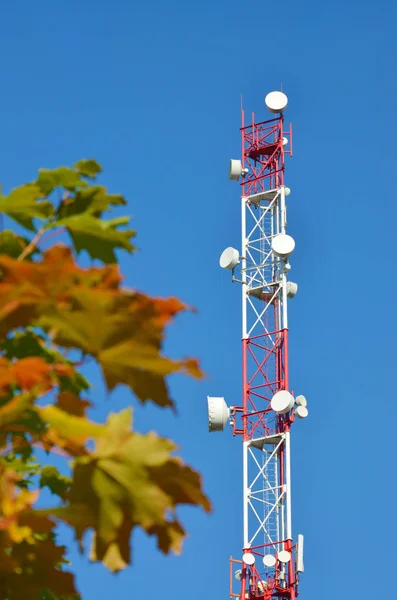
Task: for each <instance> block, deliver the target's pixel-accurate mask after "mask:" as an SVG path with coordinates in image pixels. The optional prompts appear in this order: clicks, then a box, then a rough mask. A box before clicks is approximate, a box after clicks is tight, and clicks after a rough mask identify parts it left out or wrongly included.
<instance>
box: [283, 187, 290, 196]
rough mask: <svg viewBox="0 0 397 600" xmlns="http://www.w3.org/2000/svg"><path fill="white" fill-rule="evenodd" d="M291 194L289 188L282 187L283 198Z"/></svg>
mask: <svg viewBox="0 0 397 600" xmlns="http://www.w3.org/2000/svg"><path fill="white" fill-rule="evenodd" d="M290 193H291V188H289V187H287V186H286V185H285V186H284V196H289V195H290Z"/></svg>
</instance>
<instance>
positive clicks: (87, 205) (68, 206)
mask: <svg viewBox="0 0 397 600" xmlns="http://www.w3.org/2000/svg"><path fill="white" fill-rule="evenodd" d="M126 204H127V202H126V201H125V199H124V198H123V196H121V195H119V194H108V193H107V190H106V188H104V187H102V186H99V185H95V186H90V187H89V188H87V189H82V190H77V191H76V193H75V194H74V196H72V197H71V198H67V199H66V200H64V201H63V202H62V203H61V205H60V207H59V209H58V211H57V219H64V218H66V217H71V216H73V215H79V214H81V213H87V214H89V215H93V216H95V217H100V216H101V214H102V212H103V211H105V210H110V208H111V206H125V205H126Z"/></svg>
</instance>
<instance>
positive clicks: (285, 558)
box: [278, 550, 291, 564]
mask: <svg viewBox="0 0 397 600" xmlns="http://www.w3.org/2000/svg"><path fill="white" fill-rule="evenodd" d="M278 560H279V561H280V562H282V563H284V564H287V563H289V561H290V560H291V553H290V552H288V550H281V552H279V553H278Z"/></svg>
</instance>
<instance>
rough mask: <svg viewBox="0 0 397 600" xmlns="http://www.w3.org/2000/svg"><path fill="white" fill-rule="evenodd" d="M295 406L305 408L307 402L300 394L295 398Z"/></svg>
mask: <svg viewBox="0 0 397 600" xmlns="http://www.w3.org/2000/svg"><path fill="white" fill-rule="evenodd" d="M295 404H297V405H298V406H307V400H306V398H305V397H304V396H302V394H300V395H299V396H297V397H296V398H295Z"/></svg>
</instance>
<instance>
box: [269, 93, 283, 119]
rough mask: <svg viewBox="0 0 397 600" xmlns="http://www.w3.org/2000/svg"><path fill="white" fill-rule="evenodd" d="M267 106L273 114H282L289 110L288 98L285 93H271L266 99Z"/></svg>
mask: <svg viewBox="0 0 397 600" xmlns="http://www.w3.org/2000/svg"><path fill="white" fill-rule="evenodd" d="M265 104H266V108H267V110H268V111H270V112H271V113H276V114H277V113H282V112H284V111H285V109H286V108H287V104H288V98H287V96H286V95H285V94H284V93H283V92H270V94H268V95H267V96H266V98H265Z"/></svg>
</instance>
